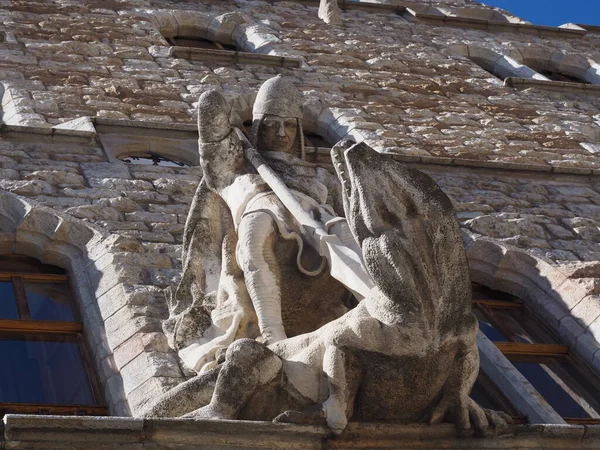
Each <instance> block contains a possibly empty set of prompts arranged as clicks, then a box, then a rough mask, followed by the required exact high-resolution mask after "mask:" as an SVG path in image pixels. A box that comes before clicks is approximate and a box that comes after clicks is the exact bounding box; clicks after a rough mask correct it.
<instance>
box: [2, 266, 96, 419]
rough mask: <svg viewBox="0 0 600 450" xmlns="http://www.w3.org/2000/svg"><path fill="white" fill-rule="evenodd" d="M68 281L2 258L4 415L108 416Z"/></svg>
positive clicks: (58, 273)
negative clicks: (102, 402)
mask: <svg viewBox="0 0 600 450" xmlns="http://www.w3.org/2000/svg"><path fill="white" fill-rule="evenodd" d="M68 281H69V278H68V275H67V274H66V272H65V271H64V270H62V269H60V268H57V267H53V266H48V265H46V264H42V263H40V262H39V261H37V260H35V259H33V258H28V257H24V256H18V255H5V256H2V258H1V259H0V354H2V358H3V363H2V365H0V416H1V415H4V414H7V413H24V414H30V413H33V414H76V415H106V414H107V409H106V408H105V407H103V406H101V395H100V391H99V386H98V383H97V381H96V379H95V377H94V376H93V372H92V370H91V369H92V364H91V360H90V357H89V353H88V351H87V347H86V344H85V342H84V339H83V333H82V331H83V329H82V323H81V318H80V316H79V313H78V311H77V309H76V307H75V304H74V302H73V295H72V294H71V291H70V289H69V283H68Z"/></svg>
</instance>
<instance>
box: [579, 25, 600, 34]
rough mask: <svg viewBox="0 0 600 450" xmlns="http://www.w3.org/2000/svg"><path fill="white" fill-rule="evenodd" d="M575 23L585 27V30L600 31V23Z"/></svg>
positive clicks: (590, 31)
mask: <svg viewBox="0 0 600 450" xmlns="http://www.w3.org/2000/svg"><path fill="white" fill-rule="evenodd" d="M575 25H577V26H578V27H581V28H583V29H584V30H586V31H587V32H589V33H600V25H585V24H582V23H576V24H575Z"/></svg>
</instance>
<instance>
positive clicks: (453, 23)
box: [408, 9, 587, 38]
mask: <svg viewBox="0 0 600 450" xmlns="http://www.w3.org/2000/svg"><path fill="white" fill-rule="evenodd" d="M408 11H409V12H411V14H412V15H413V16H414V17H415V19H416V22H417V23H419V24H427V25H444V26H450V27H458V28H473V29H476V30H486V31H499V32H509V33H523V34H533V35H536V36H539V37H560V38H567V37H571V38H576V37H581V36H584V35H585V34H587V32H586V31H585V30H574V29H570V28H559V27H549V26H544V25H531V24H526V23H511V22H500V21H496V20H483V19H473V18H467V17H452V16H440V15H437V14H428V13H422V12H414V11H411V10H410V9H408Z"/></svg>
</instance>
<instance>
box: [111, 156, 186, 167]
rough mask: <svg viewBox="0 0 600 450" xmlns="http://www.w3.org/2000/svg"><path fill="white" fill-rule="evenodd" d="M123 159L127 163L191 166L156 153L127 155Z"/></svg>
mask: <svg viewBox="0 0 600 450" xmlns="http://www.w3.org/2000/svg"><path fill="white" fill-rule="evenodd" d="M121 161H123V162H124V163H127V164H137V165H142V166H163V167H189V165H187V164H186V163H183V162H180V161H175V160H172V159H169V158H166V157H163V156H160V155H156V154H149V155H143V156H142V155H139V156H125V157H122V158H121Z"/></svg>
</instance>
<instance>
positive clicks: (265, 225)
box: [237, 212, 287, 344]
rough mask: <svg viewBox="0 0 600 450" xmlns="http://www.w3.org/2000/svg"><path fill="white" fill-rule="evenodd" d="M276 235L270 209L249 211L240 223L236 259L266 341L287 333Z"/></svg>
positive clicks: (271, 340) (277, 338)
mask: <svg viewBox="0 0 600 450" xmlns="http://www.w3.org/2000/svg"><path fill="white" fill-rule="evenodd" d="M276 238H277V230H276V228H275V224H274V223H273V219H272V218H271V216H270V215H269V214H268V213H264V212H255V213H252V214H249V215H246V216H244V218H242V220H241V222H240V225H239V227H238V247H237V261H238V265H239V266H240V268H241V269H242V270H243V272H244V280H245V282H246V287H247V289H248V294H250V299H251V300H252V304H253V305H254V310H255V311H256V316H257V317H258V326H259V328H260V332H261V334H262V338H263V342H264V343H265V344H272V343H273V342H277V341H280V340H282V339H285V338H286V337H287V336H286V334H285V330H284V328H283V320H282V318H281V291H280V287H279V286H280V281H279V278H280V277H279V263H278V262H277V260H276V258H275V253H274V251H273V243H274V241H275V239H276Z"/></svg>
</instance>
